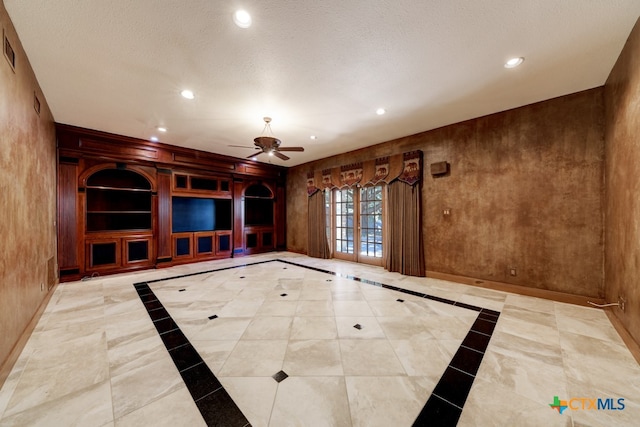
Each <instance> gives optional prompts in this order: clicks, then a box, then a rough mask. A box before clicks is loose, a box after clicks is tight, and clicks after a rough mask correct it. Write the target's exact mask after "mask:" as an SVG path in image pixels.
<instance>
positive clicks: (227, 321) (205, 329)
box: [178, 317, 251, 341]
mask: <svg viewBox="0 0 640 427" xmlns="http://www.w3.org/2000/svg"><path fill="white" fill-rule="evenodd" d="M249 323H251V318H250V317H218V318H217V319H211V320H207V321H206V323H205V324H203V325H202V326H200V327H199V328H198V330H197V332H195V333H193V334H190V336H189V340H191V339H193V340H195V341H207V340H223V341H228V340H238V339H240V337H241V336H242V334H244V331H245V330H246V329H247V326H249ZM178 324H180V323H179V322H178ZM184 332H185V334H186V332H187V330H185V331H184Z"/></svg>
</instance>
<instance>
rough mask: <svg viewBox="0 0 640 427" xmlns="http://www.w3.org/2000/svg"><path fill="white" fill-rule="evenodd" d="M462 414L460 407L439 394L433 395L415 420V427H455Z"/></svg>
mask: <svg viewBox="0 0 640 427" xmlns="http://www.w3.org/2000/svg"><path fill="white" fill-rule="evenodd" d="M461 414H462V410H461V409H460V408H456V407H455V406H453V405H452V404H451V403H449V402H445V401H444V400H442V399H440V398H439V397H438V396H433V395H431V397H430V398H429V400H427V404H426V405H424V408H422V411H420V414H419V415H418V418H416V420H415V421H414V422H413V427H427V426H429V427H455V426H456V425H457V424H458V420H459V419H460V415H461Z"/></svg>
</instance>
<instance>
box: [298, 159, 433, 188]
mask: <svg viewBox="0 0 640 427" xmlns="http://www.w3.org/2000/svg"><path fill="white" fill-rule="evenodd" d="M396 179H398V180H399V181H402V182H404V183H406V184H409V185H415V184H416V183H418V182H420V180H421V179H422V151H421V150H416V151H409V152H407V153H401V154H396V155H393V156H388V157H380V158H378V159H372V160H367V161H364V162H359V163H352V164H349V165H343V166H338V167H335V168H331V169H323V170H317V171H312V172H308V173H307V194H308V195H309V196H311V195H313V194H315V193H316V192H317V191H320V190H323V189H325V188H345V187H352V186H354V185H357V184H359V185H361V186H364V185H367V184H373V185H375V184H378V183H380V182H385V183H387V184H388V183H390V182H391V181H394V180H396Z"/></svg>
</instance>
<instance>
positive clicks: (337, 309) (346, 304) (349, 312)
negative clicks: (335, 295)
mask: <svg viewBox="0 0 640 427" xmlns="http://www.w3.org/2000/svg"><path fill="white" fill-rule="evenodd" d="M333 311H334V313H335V315H336V316H373V311H371V307H369V303H368V302H367V301H364V300H362V301H348V300H339V301H333Z"/></svg>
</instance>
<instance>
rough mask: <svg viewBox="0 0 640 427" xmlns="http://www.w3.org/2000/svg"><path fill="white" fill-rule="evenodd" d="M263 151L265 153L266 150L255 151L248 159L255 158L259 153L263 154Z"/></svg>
mask: <svg viewBox="0 0 640 427" xmlns="http://www.w3.org/2000/svg"><path fill="white" fill-rule="evenodd" d="M262 153H264V151H261V152H259V153H253V154H252V155H250V156H247V157H246V158H247V159H252V158H254V157H255V156H258V155H260V154H262Z"/></svg>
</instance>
